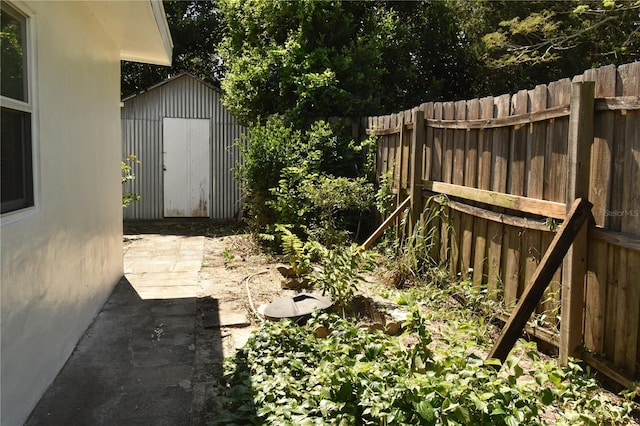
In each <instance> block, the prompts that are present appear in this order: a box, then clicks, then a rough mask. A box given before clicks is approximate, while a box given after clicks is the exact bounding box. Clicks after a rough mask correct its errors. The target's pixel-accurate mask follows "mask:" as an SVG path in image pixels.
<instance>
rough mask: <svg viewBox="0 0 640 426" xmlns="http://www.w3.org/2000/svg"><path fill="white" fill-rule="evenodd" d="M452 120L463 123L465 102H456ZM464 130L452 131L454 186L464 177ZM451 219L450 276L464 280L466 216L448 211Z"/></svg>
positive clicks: (455, 211) (462, 180)
mask: <svg viewBox="0 0 640 426" xmlns="http://www.w3.org/2000/svg"><path fill="white" fill-rule="evenodd" d="M454 118H455V119H456V120H462V121H464V120H465V119H466V118H467V103H466V102H465V101H458V102H455V103H454ZM465 133H466V131H465V130H462V129H456V130H454V131H453V170H452V182H453V183H454V184H456V185H464V177H465V170H464V169H465V167H464V166H465V157H466V153H465V144H464V140H465ZM450 215H451V219H452V232H451V249H452V252H451V264H450V267H451V275H452V276H456V273H457V272H458V271H459V272H461V273H462V275H463V277H464V278H465V279H466V277H467V276H466V275H467V274H466V271H467V270H468V268H469V266H468V265H469V264H468V261H467V267H466V268H464V267H463V266H462V263H463V262H464V261H463V255H464V250H463V245H462V244H463V240H464V237H465V225H466V224H465V223H464V216H467V215H465V214H463V213H461V212H459V211H457V210H451V211H450Z"/></svg>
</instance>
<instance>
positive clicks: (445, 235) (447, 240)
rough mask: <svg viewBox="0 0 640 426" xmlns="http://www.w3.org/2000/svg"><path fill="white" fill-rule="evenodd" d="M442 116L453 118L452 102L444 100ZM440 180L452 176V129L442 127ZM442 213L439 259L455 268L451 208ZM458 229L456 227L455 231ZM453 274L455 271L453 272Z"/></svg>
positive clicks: (455, 250) (455, 254) (448, 118)
mask: <svg viewBox="0 0 640 426" xmlns="http://www.w3.org/2000/svg"><path fill="white" fill-rule="evenodd" d="M442 118H443V119H444V120H453V119H454V118H455V110H454V103H453V102H445V103H444V104H443V105H442ZM442 158H443V160H442V181H443V182H447V183H451V181H452V178H453V130H452V129H444V134H443V147H442ZM444 214H445V216H446V218H447V219H448V220H443V223H442V228H441V237H440V245H441V249H440V253H441V259H443V260H447V261H448V265H449V268H450V270H449V271H450V272H451V270H452V269H455V266H453V265H455V264H456V261H457V259H458V244H457V243H455V240H456V239H455V236H453V235H451V232H450V231H451V224H450V223H449V222H450V220H451V218H452V215H451V209H449V208H448V207H445V209H444ZM457 231H458V230H457V229H456V232H457ZM453 275H454V276H455V273H453Z"/></svg>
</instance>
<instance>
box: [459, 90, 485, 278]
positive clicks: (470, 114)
mask: <svg viewBox="0 0 640 426" xmlns="http://www.w3.org/2000/svg"><path fill="white" fill-rule="evenodd" d="M460 116H461V115H460ZM466 118H467V119H470V120H471V119H477V118H480V101H479V100H478V99H473V100H470V101H468V102H467V105H466ZM464 133H465V135H464V137H465V140H464V152H465V160H464V170H465V174H464V185H465V186H468V187H471V188H475V187H476V186H477V179H478V177H477V165H478V131H477V130H466V131H465V132H464ZM474 223H475V218H474V217H473V216H471V215H469V214H463V215H462V241H461V243H460V246H461V257H460V261H461V263H460V272H461V273H462V278H463V279H465V280H466V279H469V278H470V277H469V270H470V269H471V268H473V266H474V264H473V262H474V257H473V249H474V241H473V232H474ZM483 251H484V250H483Z"/></svg>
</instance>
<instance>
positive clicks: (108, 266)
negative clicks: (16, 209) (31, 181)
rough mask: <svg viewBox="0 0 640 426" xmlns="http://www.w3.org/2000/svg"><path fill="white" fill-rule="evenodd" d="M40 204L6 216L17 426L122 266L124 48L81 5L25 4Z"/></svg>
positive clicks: (7, 371) (11, 420)
mask: <svg viewBox="0 0 640 426" xmlns="http://www.w3.org/2000/svg"><path fill="white" fill-rule="evenodd" d="M28 7H29V8H31V9H32V11H33V12H34V13H35V16H34V18H35V19H34V20H33V23H34V24H35V31H36V44H37V46H36V48H37V73H36V76H35V80H36V87H35V89H36V92H35V94H36V95H37V102H38V103H37V105H36V108H37V114H36V115H35V116H34V118H35V119H37V121H38V122H37V124H36V129H37V133H36V134H35V139H36V141H35V142H36V143H35V151H34V155H35V156H36V158H37V161H36V171H37V173H36V179H38V183H37V186H36V188H37V189H36V209H35V210H34V211H31V212H29V213H28V214H26V215H18V216H17V217H16V216H15V215H14V216H10V217H7V216H3V218H2V219H3V220H2V226H1V227H0V232H1V234H0V243H1V246H0V248H1V258H2V264H1V266H2V270H1V281H0V283H1V302H0V303H1V307H0V308H1V311H0V312H1V321H2V322H1V336H2V337H1V339H2V340H1V344H2V346H1V349H2V351H1V370H0V374H1V383H0V386H1V388H0V395H1V404H2V405H1V418H0V423H1V424H2V425H7V426H11V425H19V424H22V423H23V422H24V420H26V418H27V416H28V415H29V414H30V412H31V410H32V408H33V407H34V405H35V404H36V403H37V401H38V400H39V399H40V397H41V396H42V394H43V393H44V391H45V390H46V388H47V386H48V385H49V384H50V383H51V382H52V381H53V379H54V378H55V376H56V374H57V373H58V371H59V370H60V368H61V367H62V366H63V365H64V362H65V361H66V359H67V358H68V356H69V355H70V353H71V352H72V350H73V348H74V346H75V344H76V343H77V341H78V339H79V338H80V337H81V335H82V333H83V332H84V331H85V330H86V328H87V327H88V325H89V324H90V323H91V321H92V319H93V318H94V317H95V315H96V314H97V312H98V311H99V310H100V308H101V306H102V305H103V303H104V302H105V300H106V298H107V297H108V296H109V294H110V292H111V290H112V289H113V288H114V286H115V284H116V283H117V282H118V280H119V278H120V277H121V276H122V273H123V266H122V207H121V204H120V201H121V184H120V163H119V162H120V150H121V146H120V143H121V142H120V141H121V139H120V138H121V134H120V115H119V114H120V111H119V94H120V81H119V79H120V52H119V50H118V49H117V48H116V46H115V44H114V42H113V41H112V40H111V39H110V38H109V37H107V35H106V33H105V32H104V31H103V30H102V28H101V26H100V24H99V23H98V22H97V21H96V18H95V17H94V16H93V15H92V13H91V12H90V11H89V10H88V9H87V7H86V6H85V5H84V4H82V3H79V2H59V1H50V2H46V1H45V2H29V3H28Z"/></svg>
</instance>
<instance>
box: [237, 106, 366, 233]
mask: <svg viewBox="0 0 640 426" xmlns="http://www.w3.org/2000/svg"><path fill="white" fill-rule="evenodd" d="M373 141H374V140H373V139H369V140H367V141H365V142H364V143H362V144H356V143H355V142H353V141H352V140H350V139H349V138H348V137H345V136H344V132H342V131H341V130H340V127H339V126H332V125H330V124H328V123H325V122H323V121H319V122H316V123H314V124H312V125H311V127H310V128H309V129H308V130H306V131H304V132H302V131H300V130H295V129H294V128H293V127H292V126H290V125H286V124H285V123H284V121H283V120H282V119H281V118H279V117H273V118H271V119H270V120H269V121H268V122H267V123H266V124H265V125H264V126H260V125H258V126H255V127H253V128H252V129H251V131H250V136H249V137H248V140H247V144H246V146H243V147H241V149H242V154H243V158H244V164H243V165H242V166H241V167H240V168H239V169H238V172H239V175H240V177H241V178H242V180H243V182H244V188H245V191H246V195H247V203H248V205H247V207H248V210H249V223H250V225H251V228H252V231H254V232H255V233H264V232H267V233H271V232H273V231H274V225H275V224H276V223H280V224H290V225H292V232H294V233H296V234H298V235H300V236H301V237H306V236H308V235H309V234H313V235H314V237H316V238H317V239H319V240H320V241H321V242H323V243H325V244H328V245H331V244H335V243H338V242H344V241H345V239H346V235H348V232H345V231H344V228H347V229H349V230H350V231H351V233H354V232H355V233H357V230H358V226H359V225H360V224H361V223H362V221H363V220H364V217H365V216H366V214H367V213H369V212H371V211H372V209H373V208H372V206H373V185H372V184H370V183H367V179H366V178H365V176H367V177H370V169H371V167H372V155H371V154H370V153H368V150H363V148H368V146H369V145H371V144H372V143H373Z"/></svg>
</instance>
